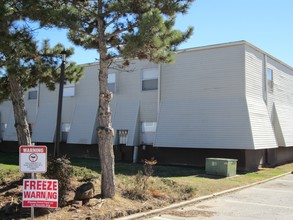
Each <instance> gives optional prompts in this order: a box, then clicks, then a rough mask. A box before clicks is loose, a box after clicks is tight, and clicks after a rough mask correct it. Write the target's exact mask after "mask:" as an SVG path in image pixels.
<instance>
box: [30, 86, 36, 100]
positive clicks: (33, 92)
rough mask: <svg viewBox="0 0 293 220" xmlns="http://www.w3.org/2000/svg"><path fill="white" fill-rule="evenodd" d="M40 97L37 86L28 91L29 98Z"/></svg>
mask: <svg viewBox="0 0 293 220" xmlns="http://www.w3.org/2000/svg"><path fill="white" fill-rule="evenodd" d="M37 98H38V90H37V88H32V89H30V90H29V91H28V99H29V100H32V99H37Z"/></svg>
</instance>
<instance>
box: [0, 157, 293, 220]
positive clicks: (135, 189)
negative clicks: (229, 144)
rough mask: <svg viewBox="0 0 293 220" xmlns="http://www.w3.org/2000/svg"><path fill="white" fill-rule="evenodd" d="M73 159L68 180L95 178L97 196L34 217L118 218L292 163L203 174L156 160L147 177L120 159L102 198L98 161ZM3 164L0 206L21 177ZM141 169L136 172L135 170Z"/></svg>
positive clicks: (16, 194) (15, 194)
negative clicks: (111, 189) (111, 190)
mask: <svg viewBox="0 0 293 220" xmlns="http://www.w3.org/2000/svg"><path fill="white" fill-rule="evenodd" d="M0 156H1V155H0ZM72 161H73V165H74V172H73V173H74V178H73V179H72V180H71V184H72V187H73V188H76V187H77V186H79V185H81V184H82V183H83V182H85V181H87V180H89V179H93V178H95V189H96V194H97V195H96V196H95V199H96V200H97V201H98V202H94V203H93V204H90V203H85V204H84V205H83V206H79V207H74V206H73V205H68V206H66V207H64V208H62V209H58V210H49V211H47V212H45V215H39V216H38V217H37V218H36V219H39V220H42V219H62V220H64V219H86V218H88V217H91V218H92V219H110V218H116V217H121V216H126V215H130V214H134V213H137V212H143V211H147V210H151V209H156V208H159V207H164V206H168V205H170V204H172V203H176V202H179V201H183V200H188V199H191V198H196V197H200V196H204V195H209V194H213V193H216V192H220V191H223V190H227V189H231V188H234V187H239V186H243V185H247V184H250V183H254V182H257V181H261V180H264V179H268V178H271V177H274V176H277V175H280V174H283V173H287V172H291V171H292V170H293V164H287V165H283V166H279V167H275V168H266V169H261V170H259V171H258V172H253V173H246V174H240V175H237V176H234V177H229V178H219V177H213V176H208V175H205V172H204V170H202V169H195V168H190V167H174V166H172V167H170V166H158V165H156V166H154V167H153V168H154V172H153V176H149V177H148V178H147V179H145V178H146V177H145V176H144V175H143V174H142V173H141V172H143V168H144V167H143V165H141V164H138V165H134V164H119V163H118V164H116V191H117V193H116V196H115V198H113V199H105V200H101V199H100V174H99V172H100V168H99V166H98V162H97V161H95V160H80V159H79V160H72ZM13 166H15V165H13ZM6 168H7V165H5V166H4V165H1V164H0V176H1V175H2V180H4V179H5V180H4V181H5V183H3V182H2V185H1V186H0V201H1V207H3V206H5V204H7V203H9V202H11V200H14V201H17V200H20V199H21V193H20V192H21V186H19V185H17V184H15V183H13V184H12V185H11V184H10V185H9V183H12V181H13V180H17V179H19V178H20V177H21V174H20V173H19V172H18V168H17V166H16V167H14V169H8V170H7V169H6ZM10 168H11V167H10ZM139 170H140V172H138V171H139ZM142 183H143V184H142ZM8 186H11V187H8ZM1 207H0V208H1ZM37 213H38V212H37ZM39 213H40V212H39ZM173 214H174V213H173ZM175 214H176V215H178V216H182V217H188V216H194V215H197V216H209V215H212V214H213V213H183V212H182V213H181V212H180V213H175ZM4 217H6V216H5V215H4V214H3V213H2V214H1V213H0V219H5V218H4ZM10 217H11V216H10ZM14 217H15V216H14ZM18 217H19V216H18ZM7 219H9V218H7ZM23 219H25V218H23ZM27 219H29V217H27Z"/></svg>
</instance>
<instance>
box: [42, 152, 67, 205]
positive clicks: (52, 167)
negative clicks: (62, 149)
mask: <svg viewBox="0 0 293 220" xmlns="http://www.w3.org/2000/svg"><path fill="white" fill-rule="evenodd" d="M72 173H73V167H72V166H71V163H70V161H69V159H68V158H66V156H63V157H59V158H51V159H50V160H49V162H48V167H47V173H45V175H44V176H45V177H46V178H48V179H57V180H58V187H59V193H58V194H59V203H60V206H64V205H66V204H65V201H64V196H65V194H66V192H67V191H68V190H70V178H71V177H72Z"/></svg>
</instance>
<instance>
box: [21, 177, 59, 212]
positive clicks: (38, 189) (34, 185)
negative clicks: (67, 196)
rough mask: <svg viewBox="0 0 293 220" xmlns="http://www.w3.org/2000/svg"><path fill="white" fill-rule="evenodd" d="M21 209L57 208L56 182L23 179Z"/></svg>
mask: <svg viewBox="0 0 293 220" xmlns="http://www.w3.org/2000/svg"><path fill="white" fill-rule="evenodd" d="M22 207H40V208H57V207H58V180H50V179H24V180H23V193H22Z"/></svg>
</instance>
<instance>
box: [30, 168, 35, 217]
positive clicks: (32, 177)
mask: <svg viewBox="0 0 293 220" xmlns="http://www.w3.org/2000/svg"><path fill="white" fill-rule="evenodd" d="M31 179H35V173H31ZM31 218H32V220H34V219H35V208H34V207H33V206H32V207H31Z"/></svg>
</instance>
